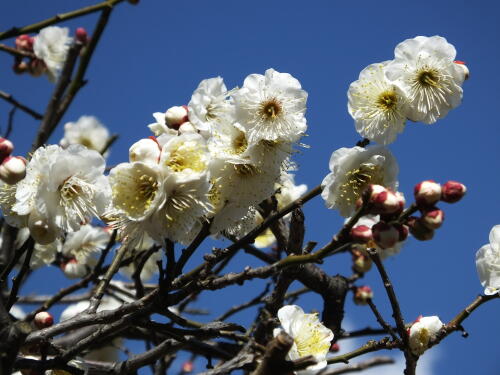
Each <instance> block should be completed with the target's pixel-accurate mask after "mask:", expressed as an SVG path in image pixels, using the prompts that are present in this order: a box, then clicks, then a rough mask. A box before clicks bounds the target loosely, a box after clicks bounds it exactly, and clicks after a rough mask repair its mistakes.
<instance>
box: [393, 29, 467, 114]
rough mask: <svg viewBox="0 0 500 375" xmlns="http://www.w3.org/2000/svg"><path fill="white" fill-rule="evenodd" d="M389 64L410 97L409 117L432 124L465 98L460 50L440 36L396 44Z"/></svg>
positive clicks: (396, 78) (418, 37)
mask: <svg viewBox="0 0 500 375" xmlns="http://www.w3.org/2000/svg"><path fill="white" fill-rule="evenodd" d="M394 54H395V59H394V60H393V61H391V62H390V63H389V64H388V65H387V67H386V74H387V78H388V79H390V80H391V81H394V84H395V85H397V86H398V87H399V88H400V89H401V90H402V91H403V92H404V93H405V95H406V97H407V98H408V111H407V117H408V118H409V119H410V120H412V121H422V122H424V123H426V124H432V123H434V122H436V121H437V120H438V119H440V118H443V117H445V116H446V114H447V113H448V112H449V111H450V109H452V108H455V107H457V106H458V105H460V103H461V101H462V87H461V86H462V83H463V81H464V78H465V74H464V71H463V69H462V68H461V67H460V66H459V65H458V64H456V63H454V60H455V56H456V50H455V47H453V45H451V44H449V43H448V42H447V41H446V39H445V38H443V37H440V36H437V35H436V36H432V37H426V36H417V37H416V38H413V39H407V40H405V41H403V42H401V43H399V44H398V45H397V46H396V49H395V50H394Z"/></svg>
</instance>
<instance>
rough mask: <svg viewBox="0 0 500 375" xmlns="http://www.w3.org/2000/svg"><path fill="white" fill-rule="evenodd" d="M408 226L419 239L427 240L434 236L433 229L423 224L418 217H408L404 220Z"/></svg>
mask: <svg viewBox="0 0 500 375" xmlns="http://www.w3.org/2000/svg"><path fill="white" fill-rule="evenodd" d="M406 223H407V225H408V227H409V228H410V233H411V234H412V236H413V237H415V238H416V239H417V240H419V241H429V240H432V238H433V237H434V230H433V229H430V228H428V227H427V226H425V225H424V224H423V223H422V222H421V221H420V219H419V218H417V217H414V216H412V217H410V218H408V221H407V222H406Z"/></svg>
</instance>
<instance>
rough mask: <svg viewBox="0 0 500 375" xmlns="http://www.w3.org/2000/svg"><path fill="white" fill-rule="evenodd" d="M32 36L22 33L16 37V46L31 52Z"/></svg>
mask: <svg viewBox="0 0 500 375" xmlns="http://www.w3.org/2000/svg"><path fill="white" fill-rule="evenodd" d="M33 42H34V39H33V37H31V36H29V35H27V34H23V35H19V36H18V37H17V38H16V48H17V49H19V50H22V51H27V52H33Z"/></svg>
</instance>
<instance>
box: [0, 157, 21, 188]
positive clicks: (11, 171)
mask: <svg viewBox="0 0 500 375" xmlns="http://www.w3.org/2000/svg"><path fill="white" fill-rule="evenodd" d="M24 176H26V159H25V158H23V157H22V156H7V157H6V158H5V159H4V160H3V161H2V164H1V165H0V179H1V180H2V181H4V182H6V183H8V184H9V185H14V184H15V183H17V182H19V181H21V180H22V179H23V178H24Z"/></svg>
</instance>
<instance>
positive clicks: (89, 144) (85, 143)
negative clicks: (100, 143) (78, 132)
mask: <svg viewBox="0 0 500 375" xmlns="http://www.w3.org/2000/svg"><path fill="white" fill-rule="evenodd" d="M79 143H80V144H81V145H82V146H85V147H87V148H89V149H94V147H93V143H92V141H91V140H90V138H88V137H85V136H83V137H81V138H80V142H79Z"/></svg>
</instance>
